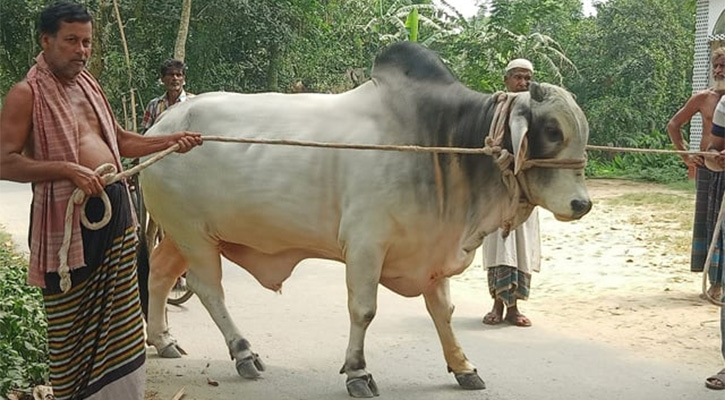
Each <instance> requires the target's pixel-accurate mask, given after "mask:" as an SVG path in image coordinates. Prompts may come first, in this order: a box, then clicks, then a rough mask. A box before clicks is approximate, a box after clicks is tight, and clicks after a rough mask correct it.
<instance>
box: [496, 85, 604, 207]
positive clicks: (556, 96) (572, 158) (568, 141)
mask: <svg viewBox="0 0 725 400" xmlns="http://www.w3.org/2000/svg"><path fill="white" fill-rule="evenodd" d="M509 128H510V131H511V140H512V145H513V150H514V156H515V160H516V161H515V166H514V173H515V174H516V175H517V178H518V180H519V182H520V183H521V186H522V188H523V189H524V192H525V194H526V196H527V197H528V199H529V201H530V202H531V203H532V204H534V205H539V206H542V207H544V208H546V209H547V210H549V211H551V212H552V213H553V214H554V216H556V218H557V219H559V220H562V221H570V220H575V219H579V218H581V217H583V216H584V215H585V214H586V213H588V212H589V210H590V209H591V207H592V202H591V200H590V198H589V194H588V193H587V189H586V184H585V183H584V165H585V164H586V144H587V140H588V138H589V125H588V124H587V120H586V117H585V116H584V112H582V110H581V108H579V106H578V105H577V104H576V102H575V101H574V98H573V97H572V95H571V94H570V93H569V92H567V91H566V90H564V89H562V88H560V87H558V86H554V85H548V84H536V83H532V84H531V87H530V91H529V93H521V94H519V95H518V98H517V99H516V102H515V103H514V106H513V109H512V110H511V116H510V119H509Z"/></svg>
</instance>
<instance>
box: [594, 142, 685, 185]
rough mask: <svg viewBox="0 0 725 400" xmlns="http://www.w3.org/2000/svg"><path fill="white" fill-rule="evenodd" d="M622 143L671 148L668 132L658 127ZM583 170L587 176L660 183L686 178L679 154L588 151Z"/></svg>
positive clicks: (639, 146)
mask: <svg viewBox="0 0 725 400" xmlns="http://www.w3.org/2000/svg"><path fill="white" fill-rule="evenodd" d="M625 145H626V146H627V147H632V148H641V149H670V150H671V149H673V146H672V144H671V143H670V141H669V136H668V135H667V133H665V132H662V131H657V130H653V131H652V132H650V133H649V134H647V135H641V136H638V137H637V138H636V139H634V138H633V139H630V141H628V142H627V143H626V144H625ZM586 173H587V175H588V176H597V177H623V178H628V179H635V180H644V181H653V182H660V183H674V182H682V181H685V180H686V179H687V167H686V166H685V164H684V163H683V162H682V160H681V159H680V157H679V156H677V155H672V154H654V153H614V155H612V153H608V154H605V155H602V154H593V155H591V154H590V158H589V162H588V165H587V171H586Z"/></svg>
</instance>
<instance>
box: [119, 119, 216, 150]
mask: <svg viewBox="0 0 725 400" xmlns="http://www.w3.org/2000/svg"><path fill="white" fill-rule="evenodd" d="M116 134H117V136H118V150H119V152H120V153H121V155H122V156H123V157H127V158H138V157H143V156H146V155H149V154H153V153H156V152H159V151H162V150H166V149H168V148H169V147H171V146H173V145H175V144H177V143H178V144H179V146H180V147H179V150H178V152H179V153H186V152H187V151H189V150H191V149H192V148H193V147H195V146H199V145H201V143H202V139H201V134H199V133H195V132H176V133H172V134H170V135H163V136H143V135H139V134H138V133H134V132H131V131H127V130H125V129H123V128H121V126H120V125H118V123H116Z"/></svg>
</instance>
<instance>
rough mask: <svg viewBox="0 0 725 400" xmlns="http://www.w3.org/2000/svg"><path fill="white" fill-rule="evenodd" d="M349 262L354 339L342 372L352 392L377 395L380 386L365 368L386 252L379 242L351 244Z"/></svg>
mask: <svg viewBox="0 0 725 400" xmlns="http://www.w3.org/2000/svg"><path fill="white" fill-rule="evenodd" d="M345 262H346V273H345V279H346V282H347V308H348V312H349V314H350V339H349V342H348V346H347V352H346V354H345V364H343V366H342V369H340V373H341V374H342V373H344V374H347V382H346V386H347V392H348V393H349V394H350V396H352V397H374V396H377V395H378V394H379V392H378V387H377V384H376V383H375V380H373V376H372V375H371V374H370V373H369V372H368V371H367V370H366V369H365V367H366V363H365V350H364V348H365V333H366V332H367V329H368V326H370V323H371V322H372V320H373V318H375V312H376V311H377V298H378V283H379V282H380V272H381V270H382V263H383V252H382V250H381V249H379V248H378V247H377V246H368V247H365V248H348V251H347V253H346V257H345Z"/></svg>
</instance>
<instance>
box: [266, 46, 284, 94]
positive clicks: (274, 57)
mask: <svg viewBox="0 0 725 400" xmlns="http://www.w3.org/2000/svg"><path fill="white" fill-rule="evenodd" d="M268 50H269V64H268V65H267V90H269V91H272V92H276V91H278V90H279V82H278V72H279V71H278V70H279V64H280V61H281V60H280V59H281V58H282V54H281V52H280V49H279V46H278V45H277V44H271V45H270V47H269V49H268Z"/></svg>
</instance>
